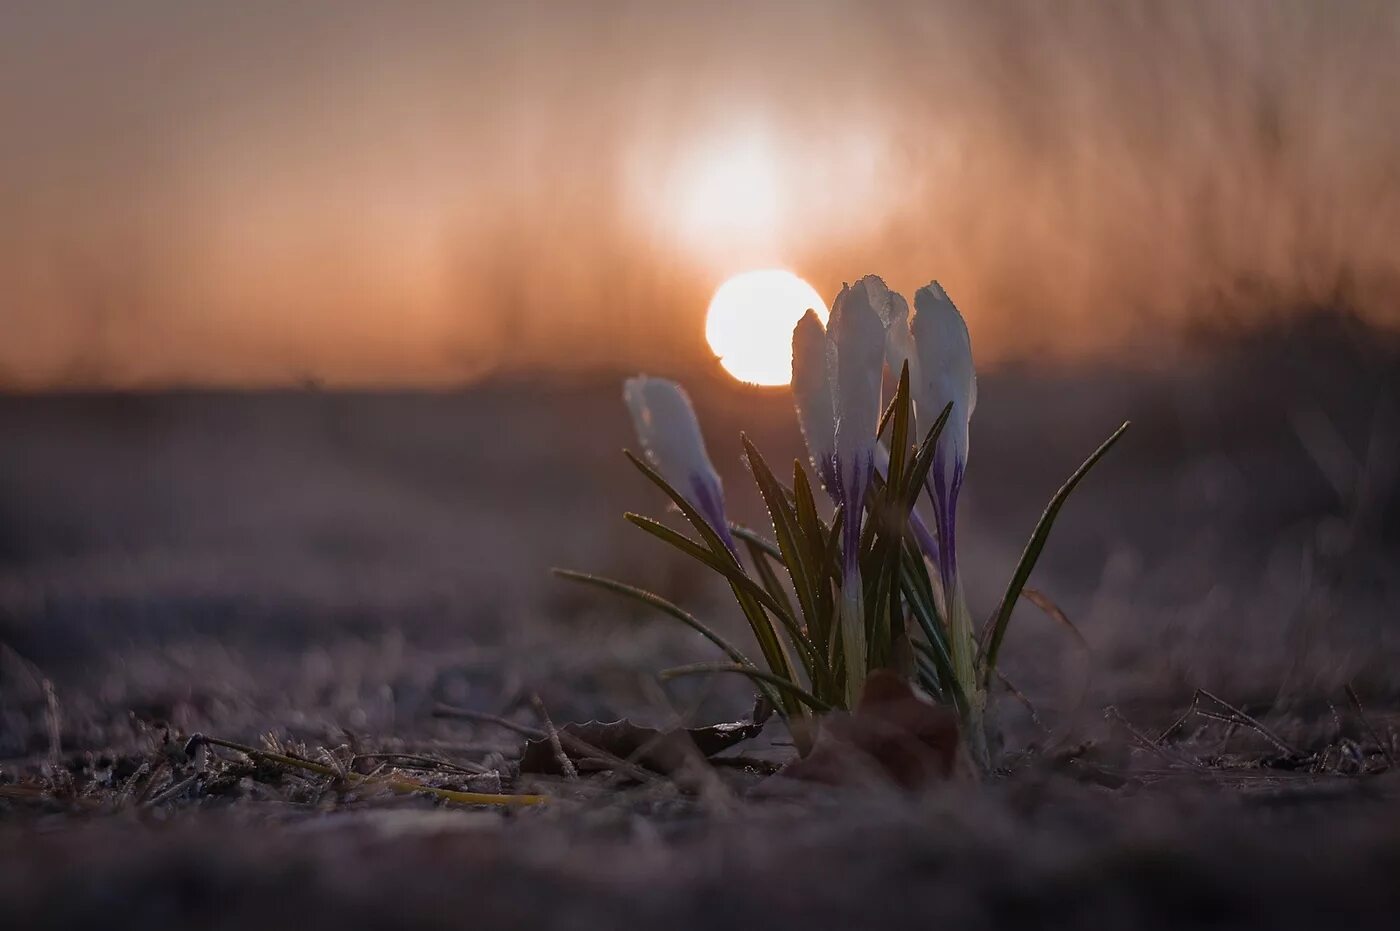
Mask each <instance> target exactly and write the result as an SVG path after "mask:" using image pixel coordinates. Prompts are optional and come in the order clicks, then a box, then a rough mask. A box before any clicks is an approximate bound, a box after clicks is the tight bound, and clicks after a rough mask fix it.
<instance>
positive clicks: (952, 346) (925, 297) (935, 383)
mask: <svg viewBox="0 0 1400 931" xmlns="http://www.w3.org/2000/svg"><path fill="white" fill-rule="evenodd" d="M911 329H912V332H913V338H914V347H915V354H916V356H917V358H918V369H919V371H918V377H917V378H912V376H913V375H914V372H913V371H911V372H910V375H911V379H912V380H911V386H912V388H913V390H914V404H915V407H916V409H918V411H919V413H920V414H921V415H923V416H925V417H936V416H938V414H939V413H940V412H941V411H942V410H943V408H944V407H945V406H947V405H948V404H950V403H951V404H952V405H953V409H952V411H951V412H950V413H949V415H948V423H947V426H946V427H945V428H944V430H943V435H942V436H941V437H940V438H939V444H938V453H937V458H936V459H935V465H934V472H935V475H936V476H937V475H940V474H941V476H942V478H943V481H944V482H945V483H946V484H947V485H948V487H949V490H950V491H951V490H952V489H953V488H954V486H955V485H961V484H962V472H963V470H964V469H965V468H966V467H967V447H968V425H969V423H970V422H971V420H972V412H973V409H974V408H976V407H977V373H976V371H975V370H974V368H973V365H972V340H971V339H970V337H969V336H968V334H967V322H966V321H964V320H963V316H962V314H961V313H959V312H958V308H957V307H956V306H954V304H953V302H952V300H950V299H949V297H948V293H947V292H946V291H944V290H943V287H942V285H940V284H939V283H938V282H936V281H934V282H930V283H929V284H927V285H925V286H924V287H922V288H920V289H919V291H918V293H917V294H915V295H914V320H913V324H912V326H911Z"/></svg>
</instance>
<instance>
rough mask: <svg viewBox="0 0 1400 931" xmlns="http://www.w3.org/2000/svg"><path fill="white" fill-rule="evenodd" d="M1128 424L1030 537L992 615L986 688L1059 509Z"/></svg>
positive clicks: (985, 653) (1087, 463)
mask: <svg viewBox="0 0 1400 931" xmlns="http://www.w3.org/2000/svg"><path fill="white" fill-rule="evenodd" d="M1128 426H1129V424H1128V423H1127V422H1126V421H1125V422H1124V423H1123V425H1122V426H1121V427H1119V428H1118V429H1117V430H1115V431H1113V435H1112V436H1110V437H1109V438H1108V439H1106V440H1104V442H1103V445H1101V446H1100V447H1099V448H1098V449H1096V450H1094V452H1093V455H1091V456H1090V457H1089V458H1088V459H1085V460H1084V464H1083V465H1081V466H1080V467H1079V468H1078V469H1076V470H1075V472H1074V474H1073V475H1071V476H1070V477H1069V481H1067V482H1065V483H1064V485H1063V486H1061V487H1060V490H1059V491H1057V492H1055V496H1054V497H1053V498H1051V499H1050V503H1049V504H1048V505H1046V508H1045V513H1044V514H1042V515H1041V516H1040V520H1039V522H1037V523H1036V525H1035V530H1034V531H1033V532H1032V533H1031V538H1030V541H1029V542H1028V543H1027V544H1026V549H1025V551H1024V552H1023V553H1021V559H1020V561H1019V562H1017V563H1016V571H1015V572H1013V573H1012V574H1011V582H1010V583H1009V584H1008V585H1007V586H1006V594H1005V595H1003V596H1002V599H1001V604H1000V605H999V606H998V607H997V610H996V614H994V615H993V618H994V620H993V622H992V627H991V634H990V636H989V638H988V640H987V642H986V643H985V644H983V647H982V685H983V688H986V687H987V685H988V684H990V682H991V676H992V672H993V671H994V670H995V669H996V665H997V654H998V653H1000V652H1001V643H1002V640H1003V638H1005V636H1006V625H1007V624H1008V623H1009V622H1010V621H1011V611H1012V609H1013V608H1015V607H1016V599H1018V598H1019V597H1021V590H1022V589H1023V588H1025V586H1026V580H1027V579H1029V578H1030V575H1031V570H1032V569H1034V568H1035V563H1036V560H1038V559H1039V558H1040V553H1041V550H1043V549H1045V541H1046V540H1048V539H1049V538H1050V528H1051V527H1052V526H1054V523H1055V517H1056V516H1057V515H1058V514H1059V513H1060V508H1062V507H1064V504H1065V501H1067V500H1068V499H1069V496H1070V494H1071V493H1072V492H1073V491H1074V489H1075V486H1076V485H1078V484H1079V482H1080V480H1082V479H1083V478H1084V476H1085V475H1088V474H1089V470H1090V469H1092V468H1093V467H1094V465H1095V464H1097V463H1098V461H1099V460H1100V459H1102V458H1103V457H1104V454H1106V453H1107V452H1108V451H1109V450H1110V449H1112V448H1113V444H1115V443H1117V442H1118V440H1119V439H1121V438H1122V436H1123V434H1124V433H1126V432H1127V430H1128Z"/></svg>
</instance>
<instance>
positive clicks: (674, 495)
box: [623, 449, 738, 566]
mask: <svg viewBox="0 0 1400 931" xmlns="http://www.w3.org/2000/svg"><path fill="white" fill-rule="evenodd" d="M623 454H624V455H626V456H627V458H628V460H630V461H631V463H632V464H633V465H634V466H636V467H637V469H638V470H639V471H640V472H641V473H642V474H643V475H645V476H646V477H647V478H648V479H650V480H651V481H652V483H653V484H655V485H656V487H658V488H660V489H661V490H662V491H664V492H665V493H666V496H667V497H668V498H670V499H671V501H672V503H674V504H675V505H676V507H678V508H680V511H681V513H682V514H684V515H685V519H686V520H688V521H690V523H691V526H693V527H694V528H695V531H696V533H698V534H700V539H702V540H704V541H705V545H706V546H708V547H709V548H710V549H711V550H713V551H714V554H715V555H716V556H719V557H720V558H721V559H722V560H727V561H729V562H732V563H734V564H735V565H736V566H737V565H738V560H737V559H735V556H734V554H733V553H731V552H729V547H728V546H726V545H725V543H724V540H722V539H720V535H719V534H718V533H716V532H715V529H714V528H713V527H711V526H710V522H709V521H707V520H706V519H705V517H704V515H702V514H701V513H700V512H699V511H697V510H696V509H695V506H694V505H692V504H691V503H690V502H689V501H688V500H686V497H685V495H683V494H681V493H680V492H679V491H676V489H675V488H673V487H672V486H671V483H670V482H668V481H666V480H665V479H664V478H662V477H661V473H660V472H657V471H656V470H655V469H653V468H652V467H651V466H650V465H648V464H647V463H646V462H644V461H643V460H642V459H641V458H639V457H638V456H637V455H636V454H634V453H633V452H632V451H631V450H630V449H625V450H623Z"/></svg>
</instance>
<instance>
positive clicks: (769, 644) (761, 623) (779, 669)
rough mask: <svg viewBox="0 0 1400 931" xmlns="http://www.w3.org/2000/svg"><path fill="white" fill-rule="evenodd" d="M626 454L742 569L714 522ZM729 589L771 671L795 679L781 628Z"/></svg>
mask: <svg viewBox="0 0 1400 931" xmlns="http://www.w3.org/2000/svg"><path fill="white" fill-rule="evenodd" d="M624 453H625V454H626V456H627V458H628V460H629V461H630V462H631V463H632V464H633V465H634V466H636V467H637V469H638V471H640V472H641V473H642V474H643V475H645V476H646V477H647V478H648V479H650V480H651V482H652V483H653V484H655V485H656V486H657V487H658V488H660V489H661V490H662V491H664V492H665V493H666V495H667V497H669V498H670V499H671V501H672V502H674V503H675V505H676V507H678V508H680V511H681V513H682V514H684V515H685V518H686V520H688V521H690V523H691V526H693V527H694V528H695V530H696V532H697V533H699V534H700V538H701V539H702V540H704V541H705V544H706V545H707V546H708V547H709V548H710V550H711V552H713V553H714V554H715V556H717V557H718V558H719V559H720V561H722V562H726V563H733V565H734V566H735V567H736V568H738V567H739V561H738V559H737V558H736V557H735V554H733V553H731V552H730V551H729V547H728V546H726V545H725V543H724V541H723V540H722V539H720V536H719V534H717V533H716V532H715V530H714V528H713V527H711V526H710V522H709V521H707V520H705V518H704V516H703V515H701V514H700V512H699V511H697V510H696V509H695V508H694V506H693V505H691V503H690V502H689V501H687V500H686V498H685V496H684V495H682V494H681V493H680V492H678V491H676V489H675V488H673V487H672V486H671V484H670V483H669V482H667V481H666V479H664V478H662V477H661V474H660V473H659V472H657V471H656V470H655V469H653V468H652V467H651V466H649V465H648V464H647V463H645V462H643V461H642V460H641V459H640V458H638V457H637V456H636V455H635V454H633V453H632V452H631V451H630V450H624ZM729 588H730V590H731V591H733V592H734V600H735V601H737V602H738V603H739V609H740V610H741V611H743V612H744V617H745V618H746V619H747V620H748V622H749V627H750V628H752V630H753V634H754V637H755V639H757V640H758V646H759V649H760V650H761V651H762V652H763V658H764V660H765V661H766V662H767V663H768V666H769V668H770V669H772V670H773V671H774V672H776V673H778V674H779V675H783V676H787V677H788V678H792V677H793V675H794V673H793V668H792V660H791V659H790V658H789V657H788V655H787V650H786V649H785V648H784V647H783V642H782V638H781V637H779V636H778V631H777V628H775V627H774V626H773V624H772V622H771V621H770V620H769V618H768V615H767V613H766V612H765V611H764V609H763V607H762V606H761V605H760V604H759V603H758V602H757V601H756V600H755V599H754V598H753V596H752V595H750V594H749V593H748V592H747V591H746V590H745V588H744V587H743V586H742V585H739V584H736V583H735V582H734V580H733V579H730V580H729ZM782 707H784V709H785V710H786V711H788V712H789V713H795V712H799V711H800V709H799V708H797V707H796V706H795V705H793V704H792V703H791V702H784V703H782Z"/></svg>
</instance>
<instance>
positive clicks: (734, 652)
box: [553, 569, 753, 666]
mask: <svg viewBox="0 0 1400 931" xmlns="http://www.w3.org/2000/svg"><path fill="white" fill-rule="evenodd" d="M553 572H554V574H555V575H556V576H558V577H559V578H561V579H568V580H569V581H571V582H581V583H583V584H584V585H591V586H593V587H595V588H601V589H603V590H604V591H609V592H613V593H614V594H618V595H622V596H623V597H625V598H631V599H632V600H634V601H639V602H641V603H642V604H644V605H647V606H648V607H651V608H654V609H656V610H657V611H660V612H662V613H663V614H669V615H670V616H671V617H673V618H675V619H676V620H678V621H680V622H681V623H682V624H684V625H686V626H687V627H689V628H690V629H691V630H694V631H695V632H696V633H698V634H700V635H701V636H703V637H704V638H705V639H706V640H709V641H710V642H711V643H713V644H714V645H715V646H717V647H719V648H720V649H721V650H723V651H724V653H725V655H726V656H728V657H729V658H730V659H732V660H734V662H736V663H739V664H740V665H743V666H753V663H752V662H750V661H749V658H748V657H747V656H745V655H744V654H743V652H741V651H740V650H739V648H738V647H736V646H734V645H733V644H731V643H730V642H729V641H728V640H725V639H724V638H723V637H722V636H720V635H719V634H717V633H716V632H715V631H714V630H712V629H711V628H710V627H709V626H708V625H706V624H705V623H704V622H703V621H701V620H700V619H699V618H697V617H696V616H695V615H693V614H691V613H690V612H689V611H686V610H685V609H684V608H682V607H680V606H679V605H677V604H674V603H673V602H670V601H667V600H666V599H665V598H662V597H661V596H660V595H657V594H654V593H652V592H649V591H647V590H646V589H644V588H637V587H636V586H635V585H628V584H627V583H626V582H619V581H617V580H616V579H610V578H608V577H606V576H601V575H593V574H592V573H589V572H576V571H574V570H573V569H555V570H553Z"/></svg>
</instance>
